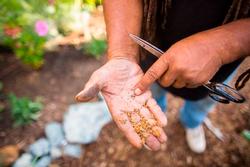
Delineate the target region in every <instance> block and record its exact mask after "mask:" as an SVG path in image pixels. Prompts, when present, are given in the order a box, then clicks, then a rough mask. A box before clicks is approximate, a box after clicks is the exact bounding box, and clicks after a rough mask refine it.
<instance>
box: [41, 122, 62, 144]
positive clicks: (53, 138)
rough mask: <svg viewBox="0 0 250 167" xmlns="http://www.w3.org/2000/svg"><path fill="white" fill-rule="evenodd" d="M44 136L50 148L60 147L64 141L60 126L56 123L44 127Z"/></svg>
mask: <svg viewBox="0 0 250 167" xmlns="http://www.w3.org/2000/svg"><path fill="white" fill-rule="evenodd" d="M45 134H46V137H47V138H48V140H49V142H50V144H51V146H60V145H62V144H63V142H64V140H65V138H64V134H63V127H62V124H60V123H58V122H51V123H49V124H47V125H46V127H45Z"/></svg>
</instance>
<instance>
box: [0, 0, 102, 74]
mask: <svg viewBox="0 0 250 167" xmlns="http://www.w3.org/2000/svg"><path fill="white" fill-rule="evenodd" d="M100 4H101V0H57V1H56V0H35V1H34V0H1V1H0V6H1V10H0V45H3V46H5V47H8V48H10V49H12V50H13V52H14V54H15V55H16V57H17V58H18V59H20V60H21V62H22V63H24V64H26V65H29V66H31V67H32V68H34V69H39V68H40V67H41V66H42V65H43V64H44V53H45V50H46V48H45V45H46V43H47V42H48V41H50V40H52V39H55V38H57V37H63V36H67V35H68V34H70V33H72V32H76V31H77V32H79V31H83V29H84V28H85V27H84V26H86V23H84V21H85V20H86V18H88V14H89V13H90V12H91V11H92V10H93V9H95V8H96V7H97V6H98V5H100ZM86 15H87V17H86ZM84 19H85V20H84ZM101 41H102V42H100V41H98V40H96V39H93V44H91V42H89V43H88V46H87V47H86V48H88V50H87V53H90V55H94V57H99V56H100V55H101V54H103V52H104V50H105V47H104V45H105V44H104V43H103V42H105V40H101ZM99 45H100V46H99ZM103 48H104V49H103ZM89 49H90V50H89ZM96 54H97V55H96Z"/></svg>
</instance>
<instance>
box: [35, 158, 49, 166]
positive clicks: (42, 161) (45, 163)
mask: <svg viewBox="0 0 250 167" xmlns="http://www.w3.org/2000/svg"><path fill="white" fill-rule="evenodd" d="M50 163H51V157H50V156H44V157H41V158H40V159H39V160H38V161H37V162H36V163H35V165H34V166H35V167H48V166H49V165H50Z"/></svg>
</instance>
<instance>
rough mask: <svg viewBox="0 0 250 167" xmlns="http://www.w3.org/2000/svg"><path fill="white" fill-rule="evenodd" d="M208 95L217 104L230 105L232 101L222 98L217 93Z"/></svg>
mask: <svg viewBox="0 0 250 167" xmlns="http://www.w3.org/2000/svg"><path fill="white" fill-rule="evenodd" d="M208 95H209V97H211V98H212V99H213V100H215V101H217V102H220V103H224V104H229V103H230V101H229V100H228V99H226V98H224V97H221V96H219V95H217V94H215V93H212V92H210V93H209V94H208Z"/></svg>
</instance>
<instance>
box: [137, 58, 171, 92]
mask: <svg viewBox="0 0 250 167" xmlns="http://www.w3.org/2000/svg"><path fill="white" fill-rule="evenodd" d="M163 58H164V55H163V56H162V57H160V58H159V59H158V60H157V61H156V62H155V63H154V64H153V65H152V66H151V67H150V68H149V69H148V70H147V71H146V73H145V74H144V76H143V77H142V78H141V80H140V81H139V82H138V83H137V84H136V86H135V92H134V93H135V95H140V94H142V93H144V92H145V91H146V90H147V89H149V87H150V86H151V85H152V84H153V83H154V82H155V81H156V80H157V79H159V78H160V77H161V76H162V74H163V73H164V72H165V71H166V70H167V69H168V63H167V62H166V61H165V60H163Z"/></svg>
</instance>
